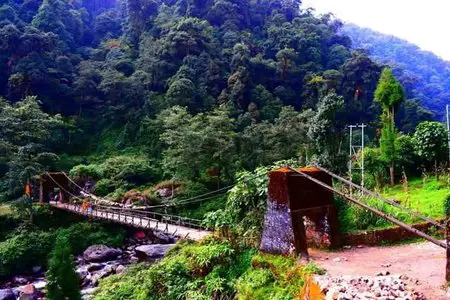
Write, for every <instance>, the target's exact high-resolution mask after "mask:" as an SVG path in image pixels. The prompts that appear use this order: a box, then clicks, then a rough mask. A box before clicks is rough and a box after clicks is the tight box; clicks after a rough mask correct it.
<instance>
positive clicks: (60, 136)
mask: <svg viewBox="0 0 450 300" xmlns="http://www.w3.org/2000/svg"><path fill="white" fill-rule="evenodd" d="M2 3H3V4H2V6H1V7H0V20H1V21H0V26H1V28H0V40H1V44H0V64H1V65H2V72H1V74H0V95H1V96H3V97H4V99H5V100H2V101H1V102H0V103H1V106H0V120H1V122H2V124H1V125H2V126H1V128H0V140H1V141H2V142H1V144H0V146H1V147H0V151H1V156H0V178H2V180H1V182H2V191H3V192H2V194H3V195H5V196H4V197H7V198H8V197H11V196H17V195H20V193H21V191H22V188H23V184H24V183H25V182H26V181H28V180H30V179H31V178H32V177H33V176H34V175H36V174H39V173H40V172H42V171H44V170H65V171H69V170H71V168H72V167H73V166H75V165H80V166H78V167H76V168H74V169H73V170H72V172H71V174H72V175H73V176H75V177H77V176H78V177H79V178H86V176H90V177H93V178H94V179H95V180H98V183H97V186H96V191H97V192H98V193H99V194H101V195H108V194H111V193H115V194H113V195H115V197H116V198H117V197H120V196H121V195H123V194H124V192H125V191H127V190H129V189H131V188H133V187H135V186H139V185H142V184H150V183H157V182H159V181H160V180H162V179H174V178H176V179H181V180H188V181H189V180H194V181H201V182H202V183H203V184H205V185H206V186H208V185H211V186H216V185H220V184H222V183H226V182H230V181H232V180H233V177H234V174H235V172H236V171H238V170H241V169H247V170H252V169H254V168H255V167H257V166H260V165H268V164H271V163H273V162H275V161H279V160H282V159H288V158H292V157H298V158H299V160H300V162H303V163H306V161H308V162H311V161H316V162H320V163H322V164H323V165H325V166H330V167H332V168H333V169H335V170H336V169H337V170H343V169H345V168H346V166H345V165H346V162H345V161H346V153H347V150H346V149H347V146H345V145H346V142H345V136H346V134H345V127H346V125H348V124H351V123H358V122H365V123H368V124H370V125H371V132H372V134H371V136H370V140H373V141H374V142H376V139H377V136H376V135H375V134H374V133H375V132H376V128H377V127H378V126H379V122H380V118H379V113H380V110H381V108H380V105H379V104H378V103H374V102H373V93H374V90H375V88H376V85H377V82H378V80H379V78H380V72H381V69H382V68H381V66H379V65H378V64H376V63H375V62H373V61H372V60H370V59H369V58H368V57H367V56H366V55H365V54H364V53H361V52H359V51H352V50H351V49H350V47H351V41H350V38H349V37H347V36H345V35H342V34H341V33H340V29H341V23H340V22H339V21H338V20H335V19H333V18H332V17H331V16H329V15H324V16H321V17H315V16H314V15H313V14H312V13H311V12H310V10H301V9H300V10H299V7H300V5H301V3H300V2H299V1H288V0H286V1H274V0H265V1H234V0H215V1H187V0H180V1H177V2H175V1H169V2H164V3H163V2H158V1H155V0H126V1H125V0H124V1H117V2H115V1H80V0H76V1H64V0H44V1H43V2H41V1H39V0H30V1H28V0H27V1H22V0H9V1H2ZM407 90H410V89H407ZM408 95H409V96H414V97H415V96H416V94H413V93H408ZM399 107H400V112H399V114H398V117H397V119H399V120H398V126H399V127H400V130H402V131H405V132H410V131H412V130H413V129H414V127H415V125H416V124H417V123H419V122H420V121H422V120H425V119H428V118H429V117H430V115H429V114H427V113H426V112H424V110H423V109H422V108H421V107H420V106H419V105H418V104H417V102H415V101H413V100H411V101H406V102H403V103H401V104H400V106H399ZM41 109H42V110H43V111H41ZM35 129H38V130H35ZM105 160H107V161H106V162H105ZM83 166H84V167H83ZM83 176H84V177H83Z"/></svg>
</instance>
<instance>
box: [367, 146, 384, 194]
mask: <svg viewBox="0 0 450 300" xmlns="http://www.w3.org/2000/svg"><path fill="white" fill-rule="evenodd" d="M364 168H365V170H367V173H368V174H370V175H371V176H372V178H373V182H374V183H375V186H374V187H377V188H380V187H381V186H383V182H384V178H385V175H386V169H387V164H386V162H385V161H384V160H383V159H381V151H380V149H379V148H369V147H367V148H365V149H364Z"/></svg>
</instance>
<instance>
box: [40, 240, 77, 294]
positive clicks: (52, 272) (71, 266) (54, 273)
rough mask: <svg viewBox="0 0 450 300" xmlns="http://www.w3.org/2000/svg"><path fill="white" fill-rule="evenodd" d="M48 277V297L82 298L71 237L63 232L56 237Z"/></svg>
mask: <svg viewBox="0 0 450 300" xmlns="http://www.w3.org/2000/svg"><path fill="white" fill-rule="evenodd" d="M46 277H47V281H48V286H47V298H48V299H50V300H59V299H71V300H72V299H73V300H78V299H81V294H80V289H79V286H78V275H77V274H76V273H75V263H74V257H73V255H72V249H71V244H70V239H69V238H68V237H67V236H65V235H64V234H62V233H60V234H58V237H57V238H56V242H55V246H54V249H53V251H52V253H51V257H50V263H49V267H48V271H47V274H46Z"/></svg>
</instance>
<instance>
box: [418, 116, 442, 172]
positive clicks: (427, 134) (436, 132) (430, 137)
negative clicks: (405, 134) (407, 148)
mask: <svg viewBox="0 0 450 300" xmlns="http://www.w3.org/2000/svg"><path fill="white" fill-rule="evenodd" d="M446 143H447V131H446V129H445V127H444V125H443V124H441V123H438V122H422V123H420V124H419V125H418V126H417V128H416V132H415V133H414V145H415V148H416V151H417V154H418V155H419V157H421V158H422V159H423V160H424V161H425V162H428V163H430V162H436V161H440V160H442V159H445V158H446V157H447V153H448V150H447V144H446Z"/></svg>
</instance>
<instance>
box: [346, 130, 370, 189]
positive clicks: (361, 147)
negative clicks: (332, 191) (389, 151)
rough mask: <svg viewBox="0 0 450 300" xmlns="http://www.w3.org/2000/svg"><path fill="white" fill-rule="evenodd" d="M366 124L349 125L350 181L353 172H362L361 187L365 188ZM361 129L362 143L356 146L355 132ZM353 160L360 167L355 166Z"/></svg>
mask: <svg viewBox="0 0 450 300" xmlns="http://www.w3.org/2000/svg"><path fill="white" fill-rule="evenodd" d="M365 127H367V125H365V124H357V125H349V126H348V128H349V129H350V143H349V144H350V160H349V174H350V180H351V178H352V174H353V170H360V171H361V186H364V128H365ZM357 129H361V142H360V143H358V144H354V141H353V130H357ZM359 151H361V157H360V158H359V157H358V152H359ZM353 159H355V161H356V163H357V165H358V167H355V166H354V165H353Z"/></svg>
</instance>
